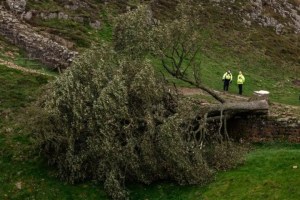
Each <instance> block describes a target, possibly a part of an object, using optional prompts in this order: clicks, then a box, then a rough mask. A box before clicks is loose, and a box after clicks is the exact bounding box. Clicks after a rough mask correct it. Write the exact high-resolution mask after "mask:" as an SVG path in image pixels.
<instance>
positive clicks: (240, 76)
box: [237, 71, 245, 95]
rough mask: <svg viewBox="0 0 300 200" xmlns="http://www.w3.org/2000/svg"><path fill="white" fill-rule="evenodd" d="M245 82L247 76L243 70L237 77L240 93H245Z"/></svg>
mask: <svg viewBox="0 0 300 200" xmlns="http://www.w3.org/2000/svg"><path fill="white" fill-rule="evenodd" d="M244 82H245V77H244V75H243V74H242V72H241V71H240V72H239V75H238V77H237V84H238V87H239V94H240V95H242V94H243V84H244Z"/></svg>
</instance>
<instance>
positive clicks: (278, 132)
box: [228, 117, 300, 143]
mask: <svg viewBox="0 0 300 200" xmlns="http://www.w3.org/2000/svg"><path fill="white" fill-rule="evenodd" d="M228 127H229V128H228V132H229V134H230V136H232V137H233V138H235V139H236V140H239V139H241V138H243V139H246V140H250V141H253V142H260V141H289V142H297V143H300V120H299V119H297V118H293V117H286V118H273V117H252V118H249V117H248V118H235V119H231V120H230V121H229V122H228Z"/></svg>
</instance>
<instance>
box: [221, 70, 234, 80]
mask: <svg viewBox="0 0 300 200" xmlns="http://www.w3.org/2000/svg"><path fill="white" fill-rule="evenodd" d="M223 80H230V81H232V74H230V73H228V72H226V73H225V74H224V75H223Z"/></svg>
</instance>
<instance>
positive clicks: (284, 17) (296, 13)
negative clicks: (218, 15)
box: [209, 0, 300, 34]
mask: <svg viewBox="0 0 300 200" xmlns="http://www.w3.org/2000/svg"><path fill="white" fill-rule="evenodd" d="M209 2H210V3H211V4H213V5H214V6H219V7H222V8H223V9H226V10H228V14H237V15H239V17H240V19H241V20H242V22H243V23H244V24H245V25H246V26H251V25H252V24H254V23H257V24H259V25H261V26H263V27H272V28H274V30H275V32H276V33H277V34H282V33H285V32H294V33H296V34H297V33H300V0H249V1H248V2H244V3H242V2H240V1H235V0H210V1H209Z"/></svg>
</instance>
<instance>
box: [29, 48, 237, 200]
mask: <svg viewBox="0 0 300 200" xmlns="http://www.w3.org/2000/svg"><path fill="white" fill-rule="evenodd" d="M41 103H42V108H43V109H42V110H41V109H38V112H37V117H36V118H37V126H38V127H39V128H38V129H37V130H36V134H35V135H34V137H35V142H36V143H37V145H38V148H39V149H40V150H41V152H42V154H43V155H44V156H45V158H46V159H47V160H48V162H49V164H51V165H54V166H56V167H57V169H58V175H59V177H61V178H62V179H64V180H67V181H69V182H71V183H74V182H78V181H84V180H87V179H96V180H98V181H103V182H104V187H105V189H106V191H107V193H108V194H109V195H110V196H111V197H112V198H113V199H124V198H125V197H126V196H127V194H126V191H125V190H124V187H125V186H124V183H125V182H126V181H139V182H142V183H146V184H149V183H151V182H153V181H156V180H174V181H176V182H177V183H179V184H203V183H206V182H208V181H209V180H210V178H211V177H212V175H213V171H212V170H211V169H210V166H209V165H208V164H207V162H206V160H205V156H204V153H205V152H206V151H204V150H203V148H204V146H206V145H207V144H206V143H205V144H204V143H203V142H204V141H205V140H204V135H205V133H204V132H203V131H202V130H201V133H200V132H199V131H194V130H193V128H192V129H191V127H197V126H198V125H197V121H196V124H195V119H196V118H197V117H198V114H199V113H200V107H199V105H198V106H197V104H195V103H193V102H192V101H190V100H184V99H183V100H180V98H179V99H178V97H177V96H176V95H174V94H173V92H172V90H170V92H169V90H167V89H166V88H164V87H163V85H162V83H161V82H160V80H158V79H157V78H156V76H155V72H154V69H153V68H152V66H151V65H150V64H149V63H148V62H146V61H142V60H128V59H126V58H123V57H120V56H119V55H118V54H117V53H116V52H115V51H114V50H113V49H112V48H111V47H110V46H107V45H104V46H101V47H99V48H98V49H97V50H90V51H88V52H87V53H85V54H83V55H82V56H81V57H80V58H79V59H78V60H77V61H76V62H75V63H74V65H73V66H72V67H71V68H70V69H69V70H67V71H66V72H65V73H64V74H62V75H61V76H60V77H58V79H57V80H56V81H54V82H53V83H52V84H51V85H50V86H49V91H47V95H46V96H45V97H44V100H43V101H42V102H41ZM40 115H42V116H43V117H42V118H41V117H38V116H40ZM199 134H200V137H198V136H197V135H199ZM207 146H209V145H207ZM207 150H208V151H209V149H207ZM222 150H226V149H222ZM212 155H214V152H212ZM233 159H234V158H233ZM236 161H237V162H238V159H237V160H236ZM226 167H231V166H229V165H228V166H226Z"/></svg>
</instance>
